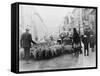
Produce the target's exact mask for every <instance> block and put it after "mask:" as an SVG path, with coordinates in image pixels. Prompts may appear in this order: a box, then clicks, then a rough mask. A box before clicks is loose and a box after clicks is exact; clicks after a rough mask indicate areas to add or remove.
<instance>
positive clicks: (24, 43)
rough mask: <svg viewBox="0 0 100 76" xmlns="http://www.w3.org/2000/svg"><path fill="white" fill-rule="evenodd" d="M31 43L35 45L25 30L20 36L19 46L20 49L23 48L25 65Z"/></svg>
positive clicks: (27, 30) (27, 29) (27, 60)
mask: <svg viewBox="0 0 100 76" xmlns="http://www.w3.org/2000/svg"><path fill="white" fill-rule="evenodd" d="M31 43H33V44H36V43H35V42H34V41H33V40H32V36H31V34H30V33H29V28H26V32H25V33H23V34H22V36H21V40H20V44H21V47H22V48H24V54H25V55H24V57H25V60H26V62H27V63H29V57H30V48H31Z"/></svg>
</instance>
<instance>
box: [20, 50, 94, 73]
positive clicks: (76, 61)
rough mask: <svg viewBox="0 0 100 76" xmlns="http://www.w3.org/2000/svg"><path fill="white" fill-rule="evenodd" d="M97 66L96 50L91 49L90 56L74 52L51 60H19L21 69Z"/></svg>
mask: <svg viewBox="0 0 100 76" xmlns="http://www.w3.org/2000/svg"><path fill="white" fill-rule="evenodd" d="M89 50H90V49H89ZM95 66H96V52H91V51H89V56H84V55H83V54H80V55H79V57H75V56H73V55H72V54H65V55H63V56H59V57H56V58H53V59H49V60H40V61H34V60H30V64H26V63H25V61H24V60H23V61H19V67H20V68H19V70H20V71H32V70H33V71H34V70H50V69H69V68H86V67H95Z"/></svg>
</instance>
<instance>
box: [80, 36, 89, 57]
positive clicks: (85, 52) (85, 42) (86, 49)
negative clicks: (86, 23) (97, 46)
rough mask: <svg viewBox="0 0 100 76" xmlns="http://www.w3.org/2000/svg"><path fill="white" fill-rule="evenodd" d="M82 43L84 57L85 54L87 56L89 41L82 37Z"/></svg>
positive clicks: (86, 37)
mask: <svg viewBox="0 0 100 76" xmlns="http://www.w3.org/2000/svg"><path fill="white" fill-rule="evenodd" d="M82 42H83V44H84V55H85V56H86V54H87V56H88V55H89V47H88V45H89V44H88V43H89V39H88V36H86V35H84V36H83V37H82Z"/></svg>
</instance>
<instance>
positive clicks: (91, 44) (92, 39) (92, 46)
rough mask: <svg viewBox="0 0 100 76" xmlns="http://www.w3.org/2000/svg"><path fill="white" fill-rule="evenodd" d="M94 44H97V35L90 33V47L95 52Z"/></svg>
mask: <svg viewBox="0 0 100 76" xmlns="http://www.w3.org/2000/svg"><path fill="white" fill-rule="evenodd" d="M94 45H95V37H94V36H93V35H90V48H91V49H92V52H94Z"/></svg>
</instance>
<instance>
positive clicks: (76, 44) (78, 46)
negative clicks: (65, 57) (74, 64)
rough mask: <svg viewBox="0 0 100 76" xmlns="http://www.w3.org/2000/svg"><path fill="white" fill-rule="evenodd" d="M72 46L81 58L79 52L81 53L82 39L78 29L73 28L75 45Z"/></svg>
mask: <svg viewBox="0 0 100 76" xmlns="http://www.w3.org/2000/svg"><path fill="white" fill-rule="evenodd" d="M72 46H73V48H74V53H75V55H76V56H79V52H80V48H81V46H80V37H79V34H78V32H77V30H76V28H73V43H72Z"/></svg>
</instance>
